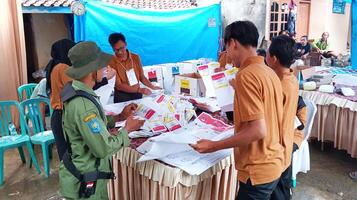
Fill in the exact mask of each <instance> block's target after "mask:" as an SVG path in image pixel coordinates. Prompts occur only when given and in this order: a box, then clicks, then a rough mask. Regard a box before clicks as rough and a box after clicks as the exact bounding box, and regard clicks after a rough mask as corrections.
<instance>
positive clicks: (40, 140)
mask: <svg viewBox="0 0 357 200" xmlns="http://www.w3.org/2000/svg"><path fill="white" fill-rule="evenodd" d="M20 105H21V107H22V108H23V111H24V113H25V116H26V118H27V119H28V122H31V125H32V127H31V129H30V127H29V126H27V129H26V130H27V133H28V135H30V140H31V143H32V144H35V145H41V149H42V155H43V165H44V169H45V173H46V176H47V177H48V176H49V175H50V166H49V165H50V161H49V158H52V156H51V155H52V151H51V147H52V146H51V144H53V143H55V138H54V136H53V133H52V131H51V130H49V131H46V129H45V126H44V123H43V120H42V113H41V109H40V108H41V105H43V107H45V106H49V105H50V100H49V99H46V98H35V99H28V100H25V101H23V102H21V103H20ZM50 114H51V115H52V109H51V108H50Z"/></svg>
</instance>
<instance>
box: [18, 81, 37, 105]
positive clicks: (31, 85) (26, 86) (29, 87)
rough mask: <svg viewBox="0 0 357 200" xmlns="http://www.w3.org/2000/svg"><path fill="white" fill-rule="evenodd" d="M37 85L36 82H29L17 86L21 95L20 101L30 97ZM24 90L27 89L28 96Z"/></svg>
mask: <svg viewBox="0 0 357 200" xmlns="http://www.w3.org/2000/svg"><path fill="white" fill-rule="evenodd" d="M36 85H37V84H36V83H29V84H24V85H21V86H20V87H19V88H17V93H18V95H19V101H20V102H21V101H23V100H25V99H29V98H30V97H31V94H32V92H33V91H34V89H35V87H36ZM24 91H25V95H26V96H23V93H24Z"/></svg>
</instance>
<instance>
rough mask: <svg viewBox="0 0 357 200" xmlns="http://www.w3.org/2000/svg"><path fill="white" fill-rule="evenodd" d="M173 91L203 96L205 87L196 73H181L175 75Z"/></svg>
mask: <svg viewBox="0 0 357 200" xmlns="http://www.w3.org/2000/svg"><path fill="white" fill-rule="evenodd" d="M174 93H175V94H186V95H190V96H193V97H203V96H204V95H205V94H206V88H205V86H204V84H203V81H202V78H201V76H200V75H199V74H198V73H190V74H182V75H177V76H175V86H174Z"/></svg>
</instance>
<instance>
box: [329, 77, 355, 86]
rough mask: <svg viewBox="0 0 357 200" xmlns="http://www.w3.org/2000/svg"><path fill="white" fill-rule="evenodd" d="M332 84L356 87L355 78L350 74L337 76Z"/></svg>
mask: <svg viewBox="0 0 357 200" xmlns="http://www.w3.org/2000/svg"><path fill="white" fill-rule="evenodd" d="M333 82H335V83H336V84H341V85H345V86H357V77H356V76H353V75H350V74H338V75H336V76H335V77H334V78H333Z"/></svg>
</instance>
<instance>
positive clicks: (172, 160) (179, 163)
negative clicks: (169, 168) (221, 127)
mask: <svg viewBox="0 0 357 200" xmlns="http://www.w3.org/2000/svg"><path fill="white" fill-rule="evenodd" d="M232 153H233V149H225V150H220V151H216V152H213V153H208V154H200V153H197V152H196V151H195V150H189V151H185V152H181V153H179V154H175V155H169V156H166V157H164V158H160V160H162V161H164V162H165V163H167V164H170V165H173V166H176V167H178V168H180V169H182V170H184V171H185V172H187V173H188V174H190V175H200V174H202V173H203V172H204V171H206V170H207V169H209V168H210V167H212V166H213V165H215V164H217V163H218V162H219V161H221V160H222V159H225V158H226V157H228V156H230V155H231V154H232Z"/></svg>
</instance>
